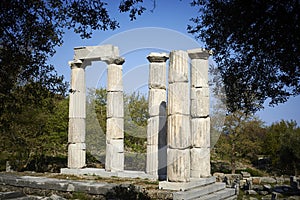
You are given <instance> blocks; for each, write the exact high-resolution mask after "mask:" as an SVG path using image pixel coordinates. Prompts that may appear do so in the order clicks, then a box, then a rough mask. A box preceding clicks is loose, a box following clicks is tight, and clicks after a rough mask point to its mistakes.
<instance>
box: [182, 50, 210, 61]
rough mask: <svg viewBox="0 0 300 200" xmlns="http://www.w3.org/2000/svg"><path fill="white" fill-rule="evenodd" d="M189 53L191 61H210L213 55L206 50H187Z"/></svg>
mask: <svg viewBox="0 0 300 200" xmlns="http://www.w3.org/2000/svg"><path fill="white" fill-rule="evenodd" d="M187 52H188V54H189V57H190V58H191V59H208V57H209V56H210V55H211V54H212V51H209V50H206V49H204V48H197V49H190V50H187Z"/></svg>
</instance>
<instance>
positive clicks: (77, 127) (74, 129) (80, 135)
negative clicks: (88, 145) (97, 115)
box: [68, 118, 85, 143]
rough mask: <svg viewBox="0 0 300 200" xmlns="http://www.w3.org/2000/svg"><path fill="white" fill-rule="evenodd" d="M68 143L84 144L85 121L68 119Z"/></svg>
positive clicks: (82, 119)
mask: <svg viewBox="0 0 300 200" xmlns="http://www.w3.org/2000/svg"><path fill="white" fill-rule="evenodd" d="M68 142H69V143H84V142H85V119H84V118H70V119H69V129H68Z"/></svg>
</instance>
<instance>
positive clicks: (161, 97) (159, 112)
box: [148, 89, 167, 116]
mask: <svg viewBox="0 0 300 200" xmlns="http://www.w3.org/2000/svg"><path fill="white" fill-rule="evenodd" d="M148 99H149V115H150V116H166V101H167V94H166V90H165V89H150V90H149V96H148Z"/></svg>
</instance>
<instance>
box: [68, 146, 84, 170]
mask: <svg viewBox="0 0 300 200" xmlns="http://www.w3.org/2000/svg"><path fill="white" fill-rule="evenodd" d="M85 154H86V146H85V143H75V144H72V143H71V144H69V145H68V168H71V169H78V168H83V167H85V159H86V158H85V157H86V155H85Z"/></svg>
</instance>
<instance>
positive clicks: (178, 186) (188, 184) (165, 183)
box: [158, 176, 216, 191]
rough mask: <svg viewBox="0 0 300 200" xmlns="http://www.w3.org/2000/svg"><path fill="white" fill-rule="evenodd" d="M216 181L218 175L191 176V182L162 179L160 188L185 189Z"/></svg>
mask: <svg viewBox="0 0 300 200" xmlns="http://www.w3.org/2000/svg"><path fill="white" fill-rule="evenodd" d="M215 181H216V177H214V176H211V177H209V178H191V180H190V182H185V183H184V182H168V181H160V182H159V186H158V188H159V189H163V190H177V191H185V190H190V189H193V188H196V187H200V186H204V185H208V184H211V183H214V182H215Z"/></svg>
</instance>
